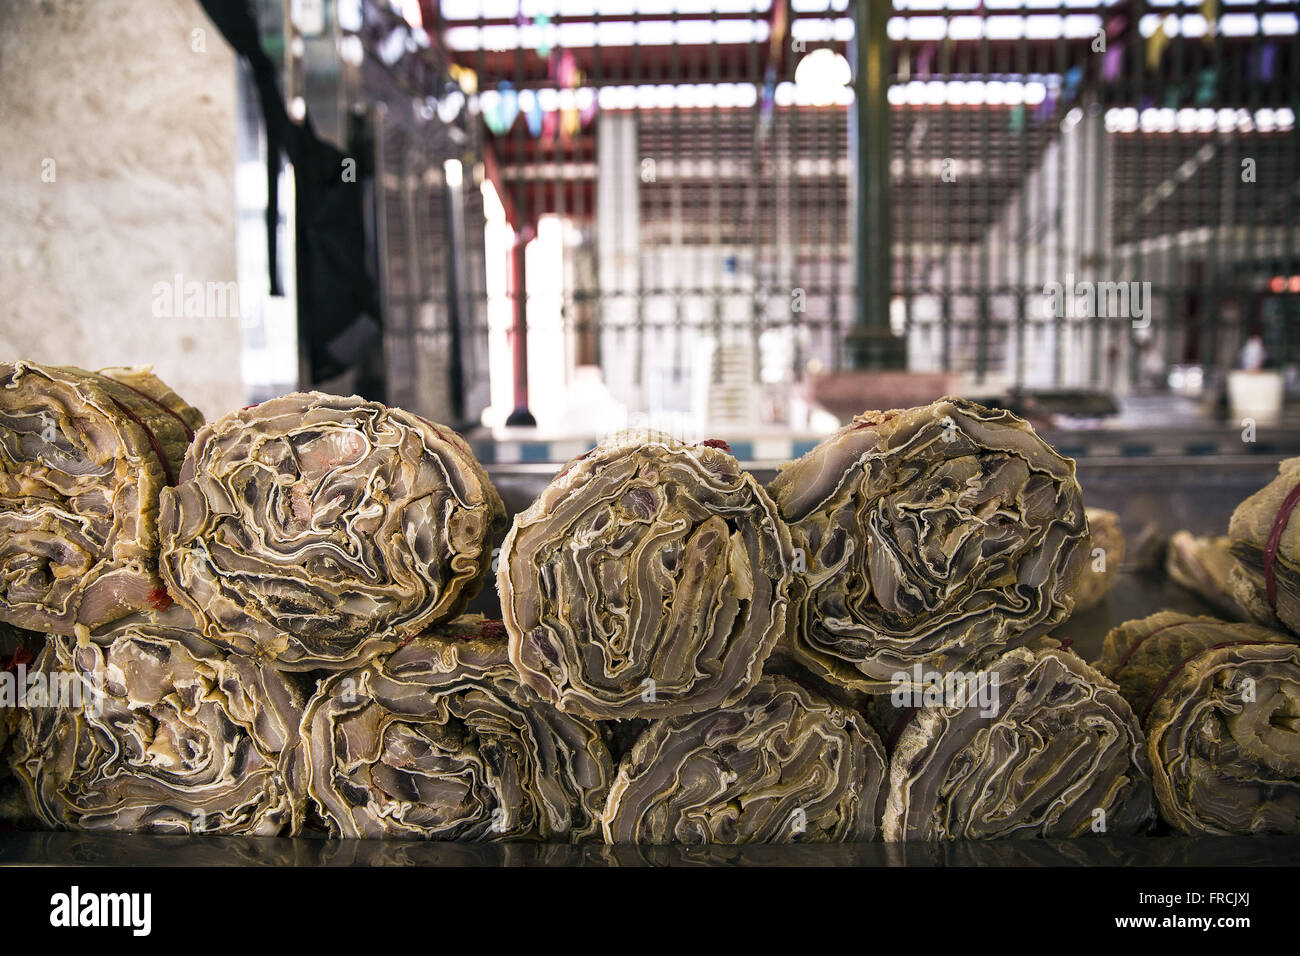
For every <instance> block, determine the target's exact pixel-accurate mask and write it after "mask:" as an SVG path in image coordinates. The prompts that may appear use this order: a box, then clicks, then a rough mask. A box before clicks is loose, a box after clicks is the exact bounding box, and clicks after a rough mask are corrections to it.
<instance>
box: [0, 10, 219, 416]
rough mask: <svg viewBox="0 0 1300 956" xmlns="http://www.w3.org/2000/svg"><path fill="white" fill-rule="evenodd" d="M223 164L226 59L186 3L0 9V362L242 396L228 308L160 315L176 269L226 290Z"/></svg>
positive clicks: (214, 398) (206, 408) (209, 411)
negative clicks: (136, 372) (123, 368)
mask: <svg viewBox="0 0 1300 956" xmlns="http://www.w3.org/2000/svg"><path fill="white" fill-rule="evenodd" d="M196 30H201V31H203V32H202V34H197V35H196V34H195V33H194V31H196ZM196 46H197V47H202V48H203V49H202V50H201V51H199V50H196V49H195V47H196ZM49 160H52V164H51V163H49V162H47V161H49ZM234 172H235V58H234V55H233V53H232V52H231V51H230V48H229V47H228V46H227V44H226V42H225V40H224V39H223V38H222V37H221V36H220V34H219V33H218V32H217V31H216V29H215V28H214V27H213V26H212V24H211V23H210V22H209V21H208V19H207V17H206V15H205V14H204V13H203V10H202V8H201V7H200V6H199V4H198V3H197V2H195V0H148V2H145V3H141V2H139V0H135V2H132V0H5V2H3V3H0V356H2V357H4V358H5V359H12V358H27V359H32V360H34V361H41V362H50V363H57V364H71V365H80V366H83V367H88V368H98V367H102V366H105V365H123V364H152V365H153V366H154V367H155V369H156V371H157V372H158V374H159V375H161V376H162V378H163V379H164V380H165V381H167V382H168V383H169V384H170V385H172V386H173V387H174V388H175V389H176V390H177V391H179V392H180V393H181V394H182V395H183V396H185V397H186V398H187V399H188V400H189V401H190V402H192V403H194V404H195V405H197V406H199V407H200V408H201V409H202V410H203V412H204V413H205V414H206V415H208V416H209V417H210V418H211V417H212V416H215V415H218V414H221V413H222V412H225V411H227V410H229V409H231V408H233V407H236V406H238V405H241V404H243V402H242V401H241V399H242V394H243V393H242V387H241V383H240V374H239V350H240V322H239V318H238V315H237V313H236V314H230V313H231V312H232V310H231V309H230V308H226V309H223V310H216V311H220V312H223V313H224V314H211V312H208V311H206V306H205V310H202V311H203V312H204V314H198V315H189V316H188V317H186V316H185V315H181V316H180V317H165V316H164V317H160V316H158V315H156V314H155V312H156V311H158V309H157V307H156V303H155V298H156V289H157V286H158V284H159V283H164V284H166V287H167V288H170V286H171V284H173V283H175V281H176V277H177V276H178V275H180V276H183V280H182V281H183V282H184V283H190V282H200V283H204V284H205V288H208V287H207V286H206V284H207V283H214V284H220V285H221V286H223V287H224V284H226V283H232V282H234V280H235V277H236V269H235V187H234ZM51 173H52V174H53V181H52V182H46V181H44V180H45V179H48V178H50V174H51ZM43 174H44V175H43ZM182 311H184V310H182ZM191 311H194V310H193V309H191Z"/></svg>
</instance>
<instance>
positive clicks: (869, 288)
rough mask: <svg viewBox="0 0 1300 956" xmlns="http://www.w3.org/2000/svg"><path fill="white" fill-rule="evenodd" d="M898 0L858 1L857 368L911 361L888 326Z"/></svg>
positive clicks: (851, 339)
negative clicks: (891, 27)
mask: <svg viewBox="0 0 1300 956" xmlns="http://www.w3.org/2000/svg"><path fill="white" fill-rule="evenodd" d="M892 8H893V3H892V0H856V2H855V3H854V5H853V19H854V28H855V29H854V39H853V60H854V62H853V110H852V111H851V112H850V114H849V138H850V139H849V141H850V144H851V157H852V160H853V164H852V165H853V176H854V181H853V187H854V188H853V225H854V228H853V279H854V287H855V292H856V300H855V305H854V311H853V327H852V328H851V329H850V330H849V332H848V335H847V337H846V339H847V341H846V343H845V344H846V346H847V348H846V354H847V357H848V360H849V362H850V363H851V364H852V366H853V367H854V368H856V369H891V368H892V369H897V368H906V366H907V343H906V341H905V340H904V339H902V338H900V337H898V336H896V335H894V334H893V333H892V332H891V331H890V327H889V300H890V275H891V273H890V252H891V250H890V186H889V159H890V148H889V147H890V132H889V98H888V93H889V70H890V55H889V36H888V34H887V33H886V25H887V24H888V22H889V15H890V13H891V12H892Z"/></svg>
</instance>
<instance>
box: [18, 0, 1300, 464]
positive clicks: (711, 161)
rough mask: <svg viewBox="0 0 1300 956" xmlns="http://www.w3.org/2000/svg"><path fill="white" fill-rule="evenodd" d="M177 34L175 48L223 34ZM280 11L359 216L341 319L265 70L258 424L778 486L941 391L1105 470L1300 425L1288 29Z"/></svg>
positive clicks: (243, 166) (1129, 0) (247, 284)
mask: <svg viewBox="0 0 1300 956" xmlns="http://www.w3.org/2000/svg"><path fill="white" fill-rule="evenodd" d="M169 5H170V6H171V7H174V8H176V9H178V10H180V9H184V8H191V9H190V10H189V13H188V15H185V16H182V17H181V19H182V20H184V23H183V24H181V27H180V36H181V38H182V39H185V38H187V37H188V35H189V27H188V25H189V24H190V23H191V22H192V23H193V25H194V28H196V29H197V28H204V27H206V28H207V29H209V30H211V25H210V24H209V23H208V21H207V20H206V18H205V16H204V13H203V11H202V9H200V6H199V4H198V3H193V2H191V0H169ZM252 6H253V8H254V11H255V15H256V19H257V23H258V29H259V32H260V47H261V49H262V51H263V52H264V53H265V55H266V57H267V58H268V59H269V61H270V63H271V64H272V66H273V70H274V78H275V84H276V87H277V88H278V92H279V95H280V96H281V97H282V100H283V104H284V108H285V110H286V112H287V115H288V117H289V119H290V121H291V122H292V123H295V124H303V123H304V121H308V122H309V125H310V127H311V128H312V129H313V130H314V132H315V134H317V135H318V137H319V139H320V140H321V141H322V142H323V143H325V144H328V145H329V146H330V147H332V148H335V149H336V150H337V156H335V157H334V158H335V159H336V160H337V162H334V163H333V165H331V166H328V169H334V168H335V167H337V168H338V170H339V177H340V182H343V183H347V184H349V185H352V186H353V187H354V192H356V193H358V194H359V195H360V201H359V218H358V219H357V223H358V225H357V228H356V229H355V230H354V232H355V233H356V235H354V236H352V237H351V240H352V241H354V245H353V246H352V247H350V249H351V251H350V252H349V254H348V255H347V256H346V257H345V259H342V260H335V261H346V262H349V263H353V264H355V265H356V272H357V274H356V275H352V276H350V277H348V282H346V283H344V282H340V283H339V284H337V286H336V287H330V288H329V289H327V291H324V292H323V291H322V289H321V286H320V282H321V279H322V273H326V276H325V278H326V279H328V278H330V275H329V274H330V273H332V272H333V271H334V270H332V269H330V268H328V267H325V268H322V267H321V266H320V264H319V262H317V265H316V266H315V267H313V268H312V269H309V270H307V272H306V273H305V272H304V270H303V268H302V266H303V262H302V258H301V257H302V255H303V248H304V243H306V244H307V245H308V246H310V247H312V248H316V247H318V246H319V245H320V244H321V243H325V244H328V243H329V242H331V239H330V236H331V235H334V236H336V235H337V233H338V230H337V228H336V227H337V223H331V222H326V223H323V224H322V223H320V222H317V220H319V219H320V218H321V217H320V216H319V213H318V208H319V203H318V202H317V200H316V199H313V200H312V201H311V203H310V204H309V207H310V208H308V207H305V206H304V203H303V197H304V195H307V196H314V197H319V196H320V195H321V192H320V189H322V188H324V189H326V191H327V192H328V186H329V185H330V184H328V183H327V184H326V185H325V186H321V184H320V182H319V181H321V180H322V174H321V173H320V170H319V169H315V168H313V169H312V170H311V172H310V173H309V174H308V175H310V176H312V177H314V179H313V182H314V183H315V185H314V186H312V188H315V189H316V192H311V191H310V190H309V191H308V192H306V193H304V191H303V190H304V189H305V188H306V187H307V186H309V185H312V184H306V185H305V183H304V180H305V178H306V177H305V176H304V173H303V170H302V169H300V168H299V167H300V166H302V165H303V163H302V162H299V163H297V164H295V163H293V162H280V161H278V160H275V161H272V162H271V163H270V164H269V166H268V161H267V159H268V155H267V154H268V146H267V143H268V136H267V125H266V123H265V119H264V114H265V108H266V104H265V102H264V95H265V89H260V90H259V85H258V83H257V81H256V71H255V70H254V69H252V68H251V67H250V66H249V64H248V61H247V59H241V60H240V61H239V64H238V66H236V67H235V68H233V70H231V73H233V75H232V76H230V77H229V82H230V84H231V85H232V87H233V88H234V89H235V90H236V95H235V97H234V110H233V112H234V122H233V126H234V128H233V129H232V130H231V131H230V142H231V144H232V148H233V149H234V152H235V160H234V162H235V169H234V174H233V183H234V198H233V202H232V204H231V205H232V212H231V222H232V223H234V224H235V228H236V230H237V235H238V240H237V248H238V267H237V272H238V291H239V303H240V322H239V326H240V327H239V330H238V336H239V349H240V360H239V368H238V369H234V368H229V369H228V370H227V372H228V374H229V376H230V377H231V380H232V381H236V380H237V381H239V382H242V386H241V387H242V396H241V398H242V399H243V400H244V401H247V402H251V401H257V400H260V399H263V398H266V397H269V396H270V395H273V394H278V393H282V392H284V391H288V390H291V389H293V388H296V387H299V386H302V385H316V386H318V387H322V388H327V389H330V390H334V391H358V392H361V393H362V394H367V395H369V396H371V397H375V398H380V399H383V400H386V401H388V402H390V403H392V404H397V405H402V406H405V407H408V408H410V409H412V410H413V411H416V412H418V413H419V414H422V415H425V416H427V417H430V418H434V419H437V420H440V421H444V422H448V423H450V424H453V425H455V426H456V427H458V428H460V429H462V430H465V431H467V432H468V433H470V434H471V436H472V437H473V438H474V440H475V444H476V448H477V449H478V450H479V451H480V454H482V455H483V456H484V457H485V458H487V459H488V460H494V459H495V460H497V461H503V462H510V461H521V460H522V461H534V460H535V461H546V460H557V459H562V458H566V457H568V456H569V455H571V454H574V453H575V452H579V451H581V450H583V449H584V448H585V447H588V446H589V445H590V443H591V442H592V441H593V440H594V439H595V437H597V436H598V435H601V434H604V433H606V432H608V431H611V430H614V429H617V428H620V427H626V426H629V425H633V426H635V425H653V426H657V427H663V428H666V429H668V430H670V431H674V432H676V433H678V434H681V435H683V437H687V438H690V437H697V438H698V437H712V436H717V437H722V438H725V439H727V440H728V441H730V442H732V444H733V447H735V448H736V450H737V454H738V456H739V457H742V458H749V459H779V458H784V457H788V456H789V455H790V454H792V453H797V452H799V451H800V450H801V449H803V448H804V447H808V446H810V445H811V443H813V442H815V441H816V439H817V436H818V435H820V434H823V433H825V432H826V431H827V430H829V429H831V428H833V427H835V425H836V423H837V422H838V421H841V420H843V419H844V418H845V417H846V416H848V415H851V414H852V413H853V412H856V411H861V410H863V409H866V408H872V407H889V406H896V405H902V404H914V403H917V402H921V401H926V400H929V399H931V398H934V397H937V396H938V395H941V394H944V393H947V392H957V393H962V394H965V395H968V396H970V397H975V398H981V399H985V400H987V401H990V402H998V403H1002V404H1005V405H1007V406H1009V407H1012V408H1014V409H1015V410H1017V411H1020V412H1022V413H1024V414H1027V415H1029V416H1031V417H1032V418H1034V419H1035V420H1036V421H1037V422H1039V423H1040V424H1043V425H1044V426H1045V427H1049V428H1054V429H1062V430H1064V429H1074V430H1075V432H1076V433H1075V435H1074V437H1072V438H1065V439H1059V438H1058V443H1060V444H1062V445H1063V446H1065V447H1066V448H1067V450H1069V451H1073V452H1074V453H1076V454H1082V453H1086V452H1087V450H1088V449H1089V448H1093V449H1095V448H1097V447H1104V448H1105V449H1106V451H1107V452H1108V453H1122V454H1130V453H1131V454H1146V453H1152V452H1160V451H1164V450H1166V446H1167V445H1171V446H1177V447H1176V448H1175V449H1174V450H1176V451H1178V452H1179V453H1184V454H1185V453H1188V452H1189V450H1190V451H1191V453H1206V454H1208V453H1211V452H1216V451H1223V450H1228V449H1229V448H1230V447H1231V449H1234V450H1237V451H1240V450H1242V449H1243V444H1244V443H1243V441H1242V437H1241V434H1240V433H1241V431H1242V420H1243V418H1246V417H1250V418H1251V420H1252V421H1253V422H1257V423H1258V425H1259V426H1260V428H1262V429H1264V433H1263V434H1264V438H1263V440H1260V439H1259V436H1254V435H1252V438H1254V439H1256V440H1255V442H1253V443H1252V447H1249V448H1246V449H1245V450H1256V449H1258V448H1264V447H1267V448H1270V449H1273V450H1278V448H1279V447H1280V445H1281V444H1285V443H1286V442H1287V441H1289V440H1292V439H1290V438H1288V436H1290V435H1294V434H1295V432H1296V430H1295V429H1291V428H1287V427H1286V426H1287V425H1288V424H1289V423H1290V422H1292V421H1293V419H1292V418H1291V416H1290V414H1289V413H1288V411H1287V406H1286V401H1285V400H1286V397H1287V395H1289V394H1292V393H1297V392H1300V380H1298V379H1297V359H1298V358H1300V356H1298V354H1297V353H1298V352H1300V255H1298V253H1297V225H1298V224H1300V195H1298V193H1300V138H1298V137H1300V134H1298V132H1297V129H1296V117H1295V110H1296V109H1297V108H1300V107H1298V106H1297V104H1300V70H1298V69H1297V63H1298V62H1300V34H1298V27H1300V18H1298V16H1297V11H1296V6H1295V5H1294V4H1293V3H1280V2H1272V0H1258V2H1254V0H1252V2H1236V0H1117V2H1098V0H894V2H893V3H889V2H879V0H861V2H856V3H855V2H850V0H441V2H440V0H402V2H397V0H391V2H390V0H288V2H280V0H257V2H255V3H253V4H252ZM10 16H14V15H13V14H10ZM23 16H24V17H25V18H26V17H31V16H35V15H34V14H24V15H23ZM128 19H129V18H128ZM123 29H134V28H133V27H124V28H123ZM208 43H209V45H210V46H211V47H213V48H215V47H219V46H222V44H223V43H224V41H223V40H222V39H221V37H220V36H219V35H218V34H216V32H215V31H212V34H211V36H210V37H209V39H208ZM6 44H9V41H6ZM5 49H6V50H8V49H9V46H8V45H6V47H5ZM220 55H222V56H224V57H226V58H227V60H228V59H229V52H228V50H223V51H221V54H220ZM209 62H210V61H209ZM0 68H2V64H0ZM225 68H226V69H229V67H225ZM223 92H224V91H223ZM280 138H283V137H280ZM38 151H39V150H38ZM271 152H272V154H277V153H279V150H278V149H274V148H273V149H272V150H271ZM321 168H326V167H321ZM268 170H269V172H268ZM349 175H350V176H351V178H349ZM271 186H274V190H272V189H271V188H270V187H271ZM272 192H274V193H275V196H274V202H273V205H274V209H273V213H272V215H271V217H270V225H271V229H272V231H273V232H274V233H275V241H274V242H268V216H267V212H266V210H267V205H268V196H270V195H271V193H272ZM236 210H237V212H236ZM317 227H319V232H314V231H313V230H314V229H317ZM331 229H333V230H334V231H333V232H331ZM317 251H318V250H317ZM311 254H312V255H315V253H311ZM123 255H124V256H129V251H124V252H123ZM316 258H317V259H319V258H320V257H319V256H316ZM324 261H325V262H327V263H328V262H329V261H331V260H330V259H329V256H328V254H326V255H325V257H324ZM177 271H184V270H180V269H179V268H178V270H177ZM198 271H199V270H198V269H192V270H191V272H192V273H197V272H198ZM304 276H307V277H308V278H306V279H305V278H304ZM204 277H205V278H207V276H206V275H205V276H204ZM214 278H215V277H214ZM273 280H274V281H273ZM362 280H365V281H366V282H368V283H369V284H370V285H369V286H368V288H367V289H366V290H364V291H357V289H358V283H361V282H362ZM13 281H14V280H13V279H12V278H9V279H0V282H5V283H6V284H9V283H12V282H13ZM305 281H310V282H311V283H312V284H313V289H314V291H313V292H312V294H311V296H309V297H308V299H307V301H310V302H311V303H312V305H311V307H310V308H307V307H304V306H303V301H304V298H303V296H302V295H301V289H300V286H301V285H302V284H303V283H304V282H305ZM340 289H343V290H344V291H347V290H352V291H356V296H355V298H356V302H357V304H356V305H355V306H353V305H351V304H345V303H344V302H343V298H346V299H347V300H348V303H350V302H351V300H352V295H351V292H348V293H347V295H346V296H345V295H344V293H343V292H340V291H339V290H340ZM367 295H369V298H367ZM327 311H328V312H329V315H328V316H327V315H326V312H327ZM9 316H10V318H7V319H6V321H13V320H14V319H13V318H12V316H13V313H12V312H10V313H9ZM11 338H12V337H11V336H10V335H9V333H5V334H4V340H5V342H6V343H8V342H9V341H11ZM7 347H8V346H7ZM114 360H115V361H117V360H119V359H116V358H115V359H114ZM86 364H94V363H90V362H87V363H86ZM101 364H102V363H101ZM1243 366H1246V367H1247V368H1246V369H1243ZM181 380H182V381H183V377H182V379H181ZM1193 444H1195V445H1196V447H1197V448H1199V449H1200V451H1199V452H1198V451H1197V450H1196V449H1193V448H1191V445H1193Z"/></svg>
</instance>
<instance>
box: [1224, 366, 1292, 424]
mask: <svg viewBox="0 0 1300 956" xmlns="http://www.w3.org/2000/svg"><path fill="white" fill-rule="evenodd" d="M1282 395H1283V390H1282V375H1281V373H1280V372H1242V371H1236V372H1229V373H1228V404H1229V406H1230V407H1231V408H1232V414H1233V416H1234V417H1235V418H1253V419H1254V420H1255V423H1256V424H1257V425H1272V424H1274V423H1276V422H1277V420H1278V419H1279V418H1280V417H1281V415H1282Z"/></svg>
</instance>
